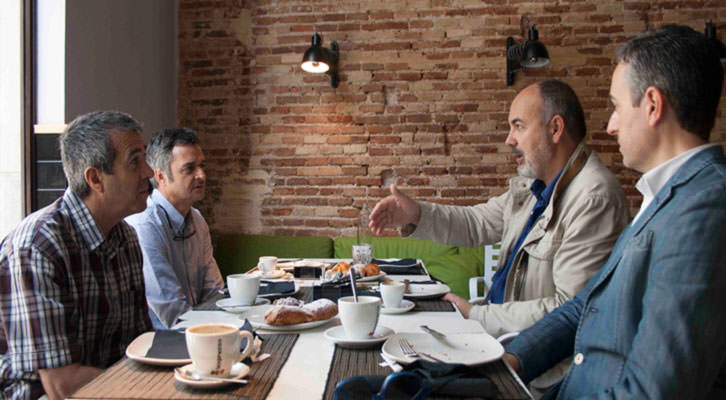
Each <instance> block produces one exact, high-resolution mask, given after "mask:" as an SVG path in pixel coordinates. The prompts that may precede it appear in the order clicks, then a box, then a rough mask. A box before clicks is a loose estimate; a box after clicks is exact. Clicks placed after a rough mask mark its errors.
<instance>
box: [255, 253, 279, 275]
mask: <svg viewBox="0 0 726 400" xmlns="http://www.w3.org/2000/svg"><path fill="white" fill-rule="evenodd" d="M275 267H277V257H275V256H262V257H260V262H259V264H257V268H258V269H259V270H260V272H262V274H263V275H269V274H271V273H272V271H274V270H275Z"/></svg>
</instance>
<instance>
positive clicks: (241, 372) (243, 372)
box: [174, 362, 250, 388]
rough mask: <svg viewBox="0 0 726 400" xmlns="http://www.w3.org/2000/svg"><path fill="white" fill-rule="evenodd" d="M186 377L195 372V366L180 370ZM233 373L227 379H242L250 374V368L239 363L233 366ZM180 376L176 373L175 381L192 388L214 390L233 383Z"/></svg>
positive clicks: (184, 367)
mask: <svg viewBox="0 0 726 400" xmlns="http://www.w3.org/2000/svg"><path fill="white" fill-rule="evenodd" d="M179 369H180V370H181V371H182V372H183V373H184V374H185V375H191V373H192V371H193V370H194V364H187V365H185V366H183V367H180V368H179ZM231 372H232V373H231V374H230V375H229V376H226V377H225V378H232V379H241V378H244V377H245V376H247V374H249V373H250V367H248V366H247V365H246V364H244V363H241V362H238V363H235V364H234V365H232V371H231ZM185 375H182V374H180V373H179V372H178V371H174V379H176V380H177V381H179V382H181V383H183V384H185V385H189V386H191V387H197V388H214V387H220V386H224V385H231V384H232V383H233V382H225V381H215V380H213V379H214V378H211V379H209V380H207V379H201V380H196V379H193V378H191V377H190V376H185Z"/></svg>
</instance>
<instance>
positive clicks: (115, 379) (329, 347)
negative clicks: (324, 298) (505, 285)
mask: <svg viewBox="0 0 726 400" xmlns="http://www.w3.org/2000/svg"><path fill="white" fill-rule="evenodd" d="M393 278H394V279H398V278H397V277H395V276H394V277H393ZM400 279H403V277H401V278H400ZM303 284H304V283H303ZM308 284H309V283H308ZM183 317H184V319H185V320H184V321H182V322H181V323H180V324H178V325H177V326H176V327H185V326H191V325H195V324H198V323H205V322H212V321H214V322H226V323H234V324H237V325H241V324H242V322H243V321H242V320H241V319H239V316H238V315H236V314H230V313H227V312H223V311H190V312H188V313H186V314H185V315H184V316H183ZM339 323H340V322H339V321H338V319H337V318H336V319H334V320H333V321H331V322H329V323H328V324H326V325H323V326H321V327H316V328H313V329H309V330H304V331H300V332H298V333H299V337H298V338H297V341H296V342H295V345H294V347H293V348H292V350H291V351H290V354H289V357H288V358H287V360H286V362H285V363H284V365H282V368H281V369H280V372H279V375H278V377H277V379H276V380H275V381H274V382H271V383H270V384H271V385H272V389H271V391H270V392H269V394H268V396H267V399H269V400H278V399H295V400H303V399H305V400H307V399H322V398H323V396H324V390H325V384H326V381H327V377H328V373H329V368H330V364H331V360H332V358H333V353H334V350H335V345H334V344H333V343H332V342H330V341H329V340H328V339H326V338H325V337H324V335H323V333H324V332H325V330H327V329H329V328H331V327H333V326H335V325H337V324H339ZM379 324H381V325H383V326H386V327H388V328H391V329H393V330H394V331H396V332H399V333H400V332H420V331H419V328H418V326H419V325H422V324H427V325H429V326H430V327H431V328H433V329H436V330H439V331H441V332H444V333H447V334H449V333H450V334H456V333H482V334H486V333H485V332H484V330H483V328H482V326H481V324H480V323H479V322H477V321H473V320H467V319H464V318H463V317H462V315H461V314H460V313H459V312H458V310H455V311H453V312H440V311H439V312H433V311H432V312H408V313H405V314H399V315H385V314H382V315H381V316H380V319H379ZM260 332H261V333H263V334H264V333H270V332H265V331H260ZM263 363H264V362H263ZM502 365H504V363H502ZM510 378H511V383H512V384H515V385H521V383H519V382H517V380H518V378H516V377H515V376H510ZM238 389H240V388H237V389H234V388H233V389H230V388H229V387H227V388H226V389H223V390H213V391H209V390H205V391H204V392H202V393H200V392H199V391H198V390H197V391H195V390H189V389H188V388H186V387H185V385H183V384H181V383H179V382H176V381H175V380H174V378H173V372H172V369H171V368H166V369H164V368H159V367H150V366H143V365H141V364H138V363H136V362H134V361H131V360H127V359H123V360H121V361H119V363H117V364H115V365H114V366H112V367H111V368H109V369H107V370H106V371H105V372H104V373H102V374H101V375H100V376H98V377H97V378H96V379H94V380H93V381H91V382H89V383H88V384H87V385H86V386H84V387H83V388H81V389H80V390H79V391H77V392H76V393H74V394H73V395H72V396H71V397H70V398H71V399H88V398H98V399H100V398H114V399H124V398H129V399H130V398H141V397H143V398H153V399H162V398H164V399H167V398H168V399H182V398H213V399H228V398H244V397H243V396H242V395H241V392H242V390H238ZM139 394H143V396H141V397H139Z"/></svg>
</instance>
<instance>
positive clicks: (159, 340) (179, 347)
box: [146, 319, 261, 360]
mask: <svg viewBox="0 0 726 400" xmlns="http://www.w3.org/2000/svg"><path fill="white" fill-rule="evenodd" d="M239 329H240V330H241V331H249V332H252V334H253V335H254V336H255V337H256V338H259V336H258V335H257V333H256V332H255V331H254V330H253V329H252V324H250V322H249V321H248V320H247V319H245V322H244V324H243V325H242V327H241V328H239ZM260 339H261V338H260ZM245 346H247V340H246V339H245V340H243V341H242V344H241V348H242V349H244V348H245ZM146 357H148V358H160V359H164V360H185V359H188V358H189V353H188V352H187V341H186V337H185V335H184V331H183V330H166V329H161V330H158V331H155V332H154V340H153V342H152V343H151V347H149V350H148V351H147V352H146Z"/></svg>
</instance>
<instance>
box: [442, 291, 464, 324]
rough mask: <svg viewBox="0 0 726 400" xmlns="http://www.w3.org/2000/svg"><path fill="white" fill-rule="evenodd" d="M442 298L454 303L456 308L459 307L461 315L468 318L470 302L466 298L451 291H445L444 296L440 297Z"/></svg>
mask: <svg viewBox="0 0 726 400" xmlns="http://www.w3.org/2000/svg"><path fill="white" fill-rule="evenodd" d="M442 300H445V301H448V302H450V303H454V304H456V308H458V309H459V312H460V313H461V315H463V316H464V318H469V313H470V312H471V303H469V302H468V301H466V299H464V298H461V297H459V296H457V295H455V294H453V293H446V294H445V295H444V297H442Z"/></svg>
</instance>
